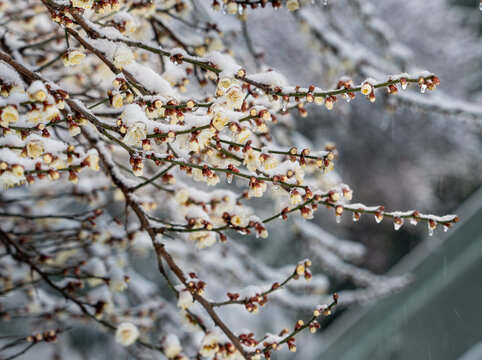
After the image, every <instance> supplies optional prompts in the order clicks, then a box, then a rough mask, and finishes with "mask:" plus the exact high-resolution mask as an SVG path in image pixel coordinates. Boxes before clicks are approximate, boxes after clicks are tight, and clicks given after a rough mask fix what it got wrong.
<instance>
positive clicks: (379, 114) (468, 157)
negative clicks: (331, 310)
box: [221, 0, 482, 360]
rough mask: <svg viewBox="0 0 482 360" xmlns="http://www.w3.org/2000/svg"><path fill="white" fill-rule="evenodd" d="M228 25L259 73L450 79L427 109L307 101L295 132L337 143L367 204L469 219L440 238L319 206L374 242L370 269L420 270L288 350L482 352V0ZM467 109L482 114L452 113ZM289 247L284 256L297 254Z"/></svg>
mask: <svg viewBox="0 0 482 360" xmlns="http://www.w3.org/2000/svg"><path fill="white" fill-rule="evenodd" d="M301 4H302V5H303V2H301ZM221 24H222V25H224V26H225V28H224V30H225V31H226V35H225V37H226V39H228V40H231V41H232V43H233V47H234V48H239V47H240V44H242V42H243V41H244V42H245V49H240V50H239V52H240V55H239V57H240V58H242V59H243V60H244V61H246V62H248V63H249V64H250V66H251V67H256V66H257V64H258V65H259V64H269V66H270V67H272V68H274V69H275V70H279V71H280V72H282V73H283V74H284V75H285V76H286V77H287V79H288V80H289V83H290V84H292V85H297V84H300V85H302V86H306V85H309V84H315V85H317V86H320V87H322V88H329V87H330V86H334V85H335V84H336V83H337V81H338V80H339V79H340V78H341V77H342V76H345V75H346V76H349V77H351V78H352V79H354V81H355V83H360V82H361V81H363V80H364V79H365V78H367V77H370V76H373V77H375V78H376V79H377V80H380V79H381V78H377V77H376V75H377V74H379V73H381V74H382V76H383V74H385V75H387V74H390V73H394V74H396V73H400V72H403V71H407V72H409V73H410V72H411V71H414V72H415V70H420V69H427V70H429V71H431V72H434V73H435V74H437V75H438V76H439V77H440V79H441V85H440V86H439V87H438V88H437V90H436V91H435V92H434V93H430V94H424V95H426V96H427V97H428V98H429V99H430V100H429V102H428V104H430V106H419V105H420V104H419V103H418V101H416V100H415V101H414V99H416V98H417V97H416V96H415V97H413V98H412V97H408V98H403V99H402V100H401V99H396V97H390V98H388V97H385V98H383V97H381V96H379V99H378V98H377V101H376V102H375V103H374V104H371V103H369V102H367V101H365V100H364V99H361V98H360V96H358V98H357V99H355V100H354V101H352V102H350V104H347V103H345V102H344V101H343V100H340V101H339V102H340V103H341V104H337V105H336V106H335V109H334V111H333V112H327V111H326V110H325V109H322V108H317V107H307V110H308V117H307V118H301V117H296V116H295V119H294V122H293V124H292V126H293V129H296V130H297V131H299V132H300V133H301V135H302V136H304V137H306V138H307V139H308V140H309V141H310V142H311V143H312V144H313V148H315V149H316V148H320V147H323V146H324V145H325V144H326V143H327V142H333V143H335V144H336V145H337V149H338V151H339V159H338V161H337V163H336V170H337V172H338V174H339V175H340V177H341V178H342V180H343V182H345V183H347V184H350V186H351V187H352V189H353V190H354V199H353V201H354V202H361V203H364V204H369V205H371V204H384V205H386V208H387V209H391V210H394V209H400V210H408V209H415V208H416V209H419V210H420V211H422V212H431V213H435V214H445V213H457V214H458V215H460V216H461V217H462V222H461V223H460V224H459V225H457V226H456V229H454V230H451V231H449V233H447V234H445V233H443V232H442V230H441V229H440V230H438V231H436V232H435V234H434V236H433V237H428V235H427V230H426V228H425V226H423V227H421V226H418V227H414V226H410V225H407V226H404V227H402V229H401V230H400V231H397V232H396V231H393V224H391V223H390V222H388V221H387V222H382V223H381V224H376V223H375V222H374V221H373V219H372V218H368V217H363V216H362V219H361V220H360V221H358V222H356V223H354V222H353V221H351V219H350V218H349V216H346V217H343V218H342V221H341V224H336V223H335V221H334V220H335V219H334V218H332V217H331V216H327V213H324V212H323V211H318V212H317V215H315V220H314V221H315V222H316V223H317V224H319V225H321V226H322V227H323V229H325V230H327V231H329V232H330V233H331V234H334V235H336V236H337V237H339V238H341V239H351V240H353V241H356V242H359V243H361V244H363V245H364V246H365V247H366V249H367V250H366V256H365V257H364V258H363V259H362V260H361V262H360V263H359V264H358V265H359V266H360V267H363V268H367V269H369V270H371V271H372V272H373V273H375V274H384V273H387V272H388V273H389V274H390V275H399V274H404V273H411V274H412V275H413V276H414V283H413V284H412V285H411V286H409V287H408V289H406V290H404V291H402V292H401V293H397V294H394V295H391V296H389V297H388V298H386V299H383V300H380V301H374V302H369V303H367V304H361V305H360V304H358V305H352V306H351V307H349V308H348V309H346V310H341V311H338V312H336V313H335V315H334V316H332V317H329V318H327V319H325V320H324V323H323V324H322V327H324V328H325V330H324V331H323V332H321V333H320V334H319V335H316V336H314V337H308V336H305V337H300V338H299V340H297V342H298V341H300V342H302V345H299V346H298V352H297V353H296V354H281V353H280V354H274V358H277V359H278V358H279V359H288V358H289V359H325V358H326V359H371V360H373V359H463V360H467V359H482V344H481V341H482V326H481V324H482V321H481V320H482V311H481V310H480V304H481V303H482V302H481V300H482V282H481V276H482V275H481V274H482V268H481V266H482V262H481V257H482V192H481V191H480V190H479V191H478V192H477V189H479V187H480V185H481V183H482V157H481V150H482V148H481V132H480V125H481V112H482V105H481V104H482V91H481V90H482V87H481V80H482V67H481V64H482V42H481V37H480V35H481V33H482V12H481V11H479V1H478V0H463V1H456V0H450V1H440V0H428V1H422V2H421V1H412V0H408V1H390V0H388V1H383V2H375V1H363V2H358V1H349V0H347V1H339V0H336V1H335V0H329V1H328V2H325V4H324V3H323V2H321V1H319V2H318V1H316V2H314V4H306V6H305V7H303V6H302V7H301V10H300V11H298V12H294V13H289V12H287V11H285V10H279V11H274V10H271V9H264V10H259V9H257V10H256V11H248V16H247V21H246V22H245V24H244V25H240V24H236V23H233V22H230V23H226V24H224V23H223V22H222V23H221ZM230 27H233V29H232V32H230V31H229V28H230ZM239 27H241V28H242V31H240V29H239ZM246 34H247V36H248V39H249V41H246ZM250 43H251V44H250ZM234 44H235V45H234ZM249 47H251V51H249ZM253 54H254V55H257V56H259V58H258V59H256V60H254V59H253ZM261 67H262V65H261ZM248 68H249V67H248ZM399 91H401V89H399ZM415 91H417V90H415ZM442 92H443V95H441V94H440V93H442ZM421 96H422V95H419V98H420V97H421ZM440 99H441V100H440ZM430 101H432V103H430ZM433 104H435V105H436V104H442V105H445V106H442V107H441V108H438V109H435V108H433V107H432V106H433ZM454 104H455V105H456V104H459V105H460V106H461V107H462V108H465V109H467V110H470V111H467V112H464V111H451V109H452V108H454V107H455V105H454ZM422 105H427V104H422ZM474 114H475V115H474ZM477 114H478V115H477ZM462 204H464V205H462ZM270 231H271V230H270ZM280 236H281V235H280ZM281 237H282V236H281ZM293 240H294V239H290V238H287V239H285V242H283V244H284V246H285V248H284V250H283V249H282V250H281V251H280V252H279V253H281V254H290V255H291V256H292V254H293V251H292V250H291V251H290V249H292V248H293ZM279 253H278V255H277V256H276V257H274V258H273V259H272V262H273V263H279V264H280V263H283V262H286V261H288V259H286V258H283V256H281V257H280V256H279ZM286 257H288V258H289V255H286ZM330 284H331V285H330V291H337V290H339V289H340V288H345V289H346V288H351V287H353V284H351V283H350V281H348V280H345V279H338V278H330Z"/></svg>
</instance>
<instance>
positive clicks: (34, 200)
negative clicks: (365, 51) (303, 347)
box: [0, 0, 458, 360]
mask: <svg viewBox="0 0 482 360" xmlns="http://www.w3.org/2000/svg"><path fill="white" fill-rule="evenodd" d="M270 2H271V4H272V6H273V7H275V8H279V7H281V4H282V3H281V2H280V1H270ZM20 3H21V2H20V1H18V2H16V1H14V2H13V4H12V9H11V10H10V11H11V14H17V13H18V14H21V13H22V12H23V11H24V10H22V6H20ZM258 3H259V4H260V5H261V6H262V7H264V6H265V5H266V4H267V3H268V1H260V2H256V1H251V2H247V3H243V2H241V3H240V2H239V1H236V2H235V1H230V0H227V1H224V7H225V9H226V11H227V13H229V14H233V13H240V15H242V13H243V12H244V10H245V9H246V8H247V6H250V7H251V8H256V7H257V4H258ZM283 4H284V2H283ZM285 5H286V7H287V8H288V10H291V11H294V10H297V9H298V8H299V2H298V0H288V1H287V2H286V4H285ZM212 6H213V7H214V8H218V7H220V4H219V2H218V1H214V2H213V4H212ZM25 11H27V12H28V11H29V10H25ZM35 11H37V13H36V14H37V15H35V16H37V17H38V18H39V22H40V23H41V24H42V26H38V28H39V30H40V29H42V30H43V32H41V33H40V35H39V36H38V37H35V38H33V39H31V38H29V37H28V36H26V35H27V34H25V33H24V34H23V35H24V36H23V37H22V36H17V35H12V34H16V33H22V32H25V24H23V23H22V20H19V24H17V22H16V21H12V22H13V25H12V26H13V29H15V30H16V32H13V33H12V34H11V33H10V32H5V33H3V32H2V37H4V38H5V39H6V40H5V43H6V44H8V46H7V47H6V48H3V47H2V50H1V51H0V61H1V62H0V87H1V96H2V98H1V99H0V188H2V190H3V189H7V188H8V189H9V190H8V191H5V192H2V194H1V195H0V204H3V203H4V204H6V205H5V212H3V205H2V214H0V216H6V217H7V218H8V219H7V220H6V221H5V222H4V221H3V218H2V222H1V225H0V240H1V244H2V245H1V246H2V248H4V249H5V252H4V254H5V256H2V257H0V265H2V267H1V268H2V270H1V271H0V294H4V293H5V294H6V293H14V292H17V291H18V292H22V293H24V292H25V294H24V295H25V298H26V299H27V300H25V302H26V304H27V305H25V306H22V307H18V308H17V309H16V312H14V316H13V317H15V316H18V317H21V316H22V315H24V314H25V313H30V314H37V315H38V316H40V317H44V318H45V319H47V320H48V321H49V325H52V326H54V325H55V326H61V325H62V326H63V325H64V324H65V322H64V319H65V318H68V319H69V322H68V323H69V324H77V322H78V321H79V319H80V321H93V322H97V323H98V324H100V325H101V326H102V328H103V329H105V330H106V331H109V330H111V331H112V332H113V336H114V338H115V341H116V342H117V343H119V344H120V345H122V346H124V347H128V346H132V349H133V348H135V349H136V350H138V351H140V352H144V351H145V352H148V351H160V352H161V353H163V354H164V356H165V357H167V358H168V359H176V360H184V359H187V358H188V356H187V355H186V354H187V353H188V352H189V351H190V352H193V348H195V349H196V350H195V351H196V352H197V353H196V356H197V357H199V356H202V357H205V358H208V359H226V360H237V359H259V358H261V357H264V358H267V359H269V358H270V357H271V352H272V351H277V350H281V349H282V348H287V349H288V350H290V351H293V352H294V351H296V348H297V347H296V345H295V335H297V334H298V333H299V332H301V331H302V330H304V329H308V330H309V331H311V332H313V333H314V332H316V330H317V329H319V328H320V326H321V325H320V323H319V322H318V321H317V318H318V317H319V316H322V315H323V316H327V315H329V314H330V311H331V309H332V307H333V306H335V305H337V304H338V296H337V295H335V296H333V300H332V303H331V304H330V305H323V306H322V305H320V306H317V307H315V310H314V312H313V317H312V318H311V319H308V321H303V320H298V321H297V322H296V324H295V326H294V328H293V330H289V329H283V330H282V331H281V332H279V335H272V334H270V333H267V334H265V335H264V336H261V337H258V339H257V337H256V336H255V333H254V332H251V331H235V330H230V329H229V327H228V326H227V325H226V324H225V323H224V322H223V320H222V319H221V318H220V316H218V314H217V312H216V311H215V308H217V307H222V306H228V305H233V306H234V307H235V306H236V305H239V306H241V307H244V309H242V310H243V311H245V310H247V311H248V312H249V313H251V314H256V313H257V312H258V311H259V309H260V307H262V306H265V305H266V304H267V303H268V300H269V297H270V296H271V294H272V293H273V292H276V293H281V292H282V291H285V292H287V293H288V294H290V296H298V295H299V294H296V293H303V292H309V293H311V294H314V295H316V296H321V294H323V293H325V292H326V291H327V289H328V280H327V278H326V277H325V276H324V275H322V274H316V272H317V271H318V268H316V267H314V266H313V265H316V266H321V267H322V268H323V270H326V271H327V272H329V271H330V270H331V271H333V268H338V267H339V268H343V269H345V268H346V267H347V266H348V265H347V264H346V263H345V260H346V261H349V260H351V259H354V258H356V257H357V256H359V255H360V253H362V252H363V251H362V250H360V249H359V247H357V245H356V244H352V243H350V244H349V245H347V243H348V242H346V243H341V242H340V244H342V245H338V241H331V240H326V239H327V238H328V239H331V238H330V237H329V236H321V238H322V239H321V240H320V238H319V237H318V235H320V234H323V233H322V230H321V229H319V230H318V229H317V230H314V231H310V230H309V229H310V227H309V226H310V225H306V226H305V225H303V224H305V223H304V222H303V223H301V224H302V225H300V223H299V222H298V223H296V227H299V228H301V230H300V239H302V240H300V241H305V242H306V244H307V245H308V246H311V248H313V249H314V250H313V255H314V259H316V260H315V261H316V262H317V263H314V264H312V262H311V261H310V260H303V261H300V262H298V263H296V261H295V265H294V266H293V265H287V266H286V268H285V267H281V268H279V269H277V268H273V267H269V266H267V265H265V264H260V262H259V260H256V259H255V257H254V255H252V254H249V252H248V251H246V249H245V248H244V245H241V244H240V242H241V241H239V242H238V241H237V240H233V239H236V236H232V234H234V233H237V234H239V235H248V234H253V235H255V236H256V237H259V238H261V239H263V240H261V239H260V240H259V241H263V242H270V241H271V240H272V239H270V238H269V232H271V231H272V230H271V229H273V230H274V232H277V229H276V228H275V226H276V225H274V226H273V227H272V228H270V227H271V223H275V222H276V221H279V220H280V219H282V220H288V219H291V218H294V219H295V221H297V219H298V218H301V219H302V220H309V219H313V218H314V214H315V211H317V210H318V209H319V208H321V207H323V206H324V207H326V208H327V209H328V210H330V211H333V213H334V215H335V218H336V221H337V222H339V221H340V219H341V216H342V214H344V213H346V212H351V213H352V214H353V220H354V221H357V220H358V219H359V218H360V216H361V215H362V214H372V215H374V216H375V219H376V221H377V222H380V221H381V220H382V219H383V218H392V219H393V221H394V226H395V230H398V229H400V227H401V226H402V225H403V224H404V221H405V219H407V221H410V222H411V223H412V224H414V225H415V224H417V223H418V222H420V221H422V222H426V223H427V224H428V228H429V233H431V234H432V233H433V230H434V229H435V228H437V226H442V227H443V229H444V230H446V229H448V228H450V227H451V226H452V225H453V223H455V222H456V221H457V220H458V218H457V217H456V216H454V215H448V216H445V217H437V216H434V215H425V214H422V213H420V212H418V211H409V212H388V211H385V210H384V208H383V207H381V206H374V207H369V206H365V205H363V204H352V203H351V200H352V197H353V192H352V190H351V189H350V187H349V186H348V185H345V184H343V183H342V182H341V179H340V177H339V176H338V175H337V174H336V172H335V171H334V165H335V162H336V161H337V160H338V150H337V149H336V146H335V145H334V144H332V143H327V144H326V145H325V146H324V147H322V148H319V149H317V150H316V151H315V150H310V148H309V147H310V146H308V145H307V144H306V143H307V141H298V140H297V139H294V138H293V139H292V138H291V137H290V135H291V133H290V132H289V131H288V132H286V129H289V128H290V126H291V125H292V121H293V118H294V117H295V116H297V115H299V116H300V117H307V116H308V111H309V109H310V106H311V103H314V104H315V105H319V106H324V107H325V108H326V109H327V110H332V109H333V108H334V103H335V102H336V101H337V99H338V98H343V99H345V100H347V101H351V100H352V99H354V98H355V94H356V93H358V92H359V93H361V94H363V95H365V96H366V97H367V99H368V100H369V101H371V102H373V101H375V94H376V92H378V91H381V89H386V90H387V92H388V93H389V94H391V95H396V94H397V92H398V90H397V86H398V85H400V86H401V87H402V89H404V90H405V89H407V86H408V84H410V83H413V84H418V86H419V87H420V91H421V92H422V93H424V92H425V90H426V89H428V90H433V89H435V87H436V86H437V85H438V84H439V83H440V81H439V79H438V77H437V76H435V75H434V74H432V73H427V72H422V73H417V74H415V75H410V74H401V75H392V76H389V77H387V78H386V79H385V80H382V81H376V80H374V79H372V78H368V79H365V80H362V82H361V83H360V84H359V85H355V82H354V81H353V80H351V79H348V78H342V79H341V80H340V81H339V82H338V84H337V86H336V87H334V88H333V89H330V90H322V89H321V88H318V87H315V86H308V87H306V88H304V87H301V86H289V85H288V84H287V81H286V79H284V77H283V76H282V75H281V74H279V73H277V72H275V71H273V70H271V69H269V70H267V71H263V72H259V73H250V72H248V71H247V70H246V69H245V68H244V67H242V66H240V65H239V64H237V63H236V61H235V60H234V57H233V56H232V54H231V52H230V51H229V50H228V49H225V43H224V42H223V38H222V37H221V36H220V33H221V31H220V30H219V29H218V27H217V26H216V25H215V24H211V23H207V24H206V25H205V27H204V28H202V29H201V30H202V31H201V33H202V36H201V35H200V38H202V41H197V39H196V42H195V44H194V45H193V44H190V43H187V42H185V41H184V40H183V37H182V36H178V34H176V32H177V30H176V29H175V28H172V27H171V26H170V24H169V23H168V22H167V20H166V19H165V17H167V18H169V19H170V17H172V19H174V20H176V21H182V23H183V24H184V25H186V24H188V25H186V26H195V27H196V26H198V25H196V24H194V25H193V24H191V22H192V19H190V17H189V16H191V15H192V8H191V7H190V5H189V4H188V3H187V2H185V1H180V0H178V1H174V0H172V1H171V0H169V1H168V0H166V1H161V0H159V1H144V0H136V1H123V0H120V1H118V0H70V1H60V0H52V1H42V5H41V6H40V8H39V9H36V10H35ZM12 16H13V15H12ZM185 18H187V19H190V20H189V21H188V20H184V19H185ZM172 19H171V20H172ZM179 19H181V20H179ZM59 25H60V26H59ZM199 26H201V25H199ZM198 30H199V29H198ZM146 39H153V40H152V41H145V40H146ZM42 46H45V52H46V53H47V52H49V51H50V52H52V53H53V54H55V55H56V56H53V57H48V56H47V57H42V56H40V55H39V53H38V51H37V50H35V49H36V48H37V47H42ZM7 50H8V51H7ZM159 59H161V60H162V61H159ZM32 69H35V71H33V70H32ZM84 169H85V171H84ZM88 169H89V170H88ZM91 170H93V171H91ZM224 180H226V182H225V181H224ZM52 181H56V183H55V186H52ZM10 188H12V189H10ZM23 193H25V194H29V195H30V196H25V197H19V198H17V197H18V195H19V194H23ZM4 194H5V195H4ZM10 194H11V195H10ZM57 198H59V199H60V200H58V202H57V200H55V201H47V200H49V199H57ZM44 199H45V201H44ZM268 199H269V200H268ZM263 202H265V203H266V204H268V206H265V208H267V209H268V213H266V212H264V211H258V210H259V209H257V207H258V205H257V204H259V203H261V204H262V203H263ZM307 229H308V230H307ZM218 240H220V242H221V243H223V244H219V243H218ZM228 240H230V241H228ZM273 246H277V245H276V244H273ZM320 249H321V250H320ZM149 254H150V255H151V256H150V257H149V256H148V255H149ZM136 256H139V257H142V256H143V257H144V259H143V261H142V262H143V263H145V264H144V265H146V266H147V265H148V266H147V267H148V268H149V269H150V270H149V271H150V272H149V273H148V274H146V269H145V268H144V269H143V266H140V265H139V261H137V260H136V259H135V258H136ZM154 257H155V259H156V260H157V263H151V262H152V260H153V258H154ZM3 266H5V269H6V270H5V271H3ZM312 266H313V267H314V269H312ZM293 267H294V270H293ZM16 268H18V270H14V269H16ZM152 269H155V271H156V273H157V272H158V271H159V273H160V274H161V275H162V276H163V278H164V280H165V282H166V283H167V285H168V287H166V288H168V289H169V291H170V292H171V293H172V294H170V295H166V294H164V292H163V290H162V289H161V290H160V289H159V287H158V284H157V283H156V281H157V280H153V276H152ZM312 271H313V273H312ZM14 272H16V273H15V274H13V273H14ZM347 273H349V271H347ZM360 273H361V275H360ZM32 274H33V275H32ZM198 274H199V275H198ZM280 275H281V276H284V275H286V276H285V280H280V279H279V276H280ZM344 275H345V274H344ZM351 276H352V277H353V279H354V280H353V281H354V283H356V284H361V286H362V287H366V288H370V287H374V286H375V285H373V284H376V282H377V281H381V280H380V277H377V276H376V275H373V274H371V273H369V272H368V274H367V273H365V272H353V274H351ZM300 278H304V279H305V280H306V282H301V281H300V282H297V281H292V280H298V279H300ZM201 279H204V280H201ZM212 279H217V280H213V281H211V280H212ZM367 279H368V280H367ZM383 280H384V281H385V282H384V285H385V287H384V288H383V290H380V291H379V292H378V293H377V295H379V296H382V295H384V294H387V293H389V292H392V291H396V290H397V289H399V288H401V287H403V286H404V284H405V283H404V282H403V281H401V280H400V279H396V280H397V281H394V283H393V284H392V283H391V282H390V280H387V279H383ZM251 281H253V282H255V283H261V284H262V285H259V286H258V285H256V286H254V285H252V286H246V287H245V288H244V289H243V290H240V291H234V290H229V291H226V289H231V288H232V287H233V284H239V285H242V286H245V285H246V283H249V282H251ZM218 282H219V283H218ZM308 282H309V283H308ZM38 283H41V286H40V290H39V291H38V293H35V292H33V291H32V289H33V288H34V287H36V286H38ZM301 283H303V284H301ZM25 289H27V290H25ZM52 293H55V295H52ZM225 294H227V297H228V300H226V301H214V300H212V299H215V298H217V297H221V296H223V297H224V296H225ZM323 296H324V298H325V299H329V298H330V296H327V295H326V294H325V295H323ZM174 297H175V301H173V300H172V299H173V298H174ZM353 297H355V296H353ZM59 298H63V299H65V300H66V302H67V303H68V305H66V306H64V305H58V304H57V303H58V299H59ZM277 300H278V302H280V303H281V304H282V305H286V306H287V307H288V308H289V307H291V308H294V309H295V310H301V309H303V306H305V307H304V309H306V307H308V308H309V310H310V311H312V310H313V306H312V305H309V306H306V305H300V304H301V303H300V304H298V302H297V301H291V300H283V297H281V296H280V297H278V298H277ZM6 301H7V302H8V301H10V300H8V299H7V300H6ZM327 302H328V301H327ZM9 306H10V303H9ZM12 306H14V304H12ZM0 308H3V299H2V300H0ZM176 308H177V309H178V313H176V312H174V315H173V311H172V309H176ZM1 314H2V315H1V316H2V317H3V316H4V317H5V319H6V320H10V319H11V317H10V316H9V314H7V312H5V313H3V312H2V313H1ZM178 315H179V316H178ZM7 318H9V319H7ZM179 318H180V321H179ZM179 322H180V323H181V325H183V326H182V328H180V327H179ZM34 325H35V324H33V325H32V326H34ZM184 328H187V329H189V330H192V331H195V332H202V333H203V335H202V340H201V336H198V337H197V338H196V337H192V339H191V338H190V337H186V336H183V335H184V331H183V330H182V329H184ZM170 329H176V331H173V332H170ZM61 333H62V331H61V330H59V331H54V332H53V333H51V332H48V333H42V334H40V333H39V336H34V337H32V339H31V340H29V341H37V342H41V341H45V342H50V341H54V340H57V338H58V337H59V336H58V334H61ZM175 333H176V334H179V337H178V336H177V335H175ZM180 339H181V340H182V345H181V340H180ZM184 342H186V344H185V343H184ZM1 351H2V350H0V352H1ZM143 355H144V354H143ZM147 356H148V355H146V357H147Z"/></svg>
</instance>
